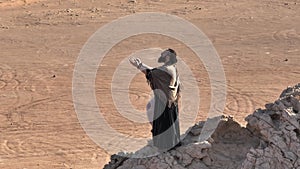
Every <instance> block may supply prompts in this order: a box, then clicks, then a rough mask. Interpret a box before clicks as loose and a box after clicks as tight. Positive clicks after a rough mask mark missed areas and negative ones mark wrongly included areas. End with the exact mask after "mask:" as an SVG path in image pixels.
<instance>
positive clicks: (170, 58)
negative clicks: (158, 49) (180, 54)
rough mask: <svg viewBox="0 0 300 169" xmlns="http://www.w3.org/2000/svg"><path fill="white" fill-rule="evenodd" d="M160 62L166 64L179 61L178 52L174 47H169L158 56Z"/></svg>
mask: <svg viewBox="0 0 300 169" xmlns="http://www.w3.org/2000/svg"><path fill="white" fill-rule="evenodd" d="M158 62H159V63H165V64H175V63H177V59H176V52H175V51H174V50H173V49H170V48H169V49H167V50H165V51H163V52H162V53H161V55H160V57H159V58H158Z"/></svg>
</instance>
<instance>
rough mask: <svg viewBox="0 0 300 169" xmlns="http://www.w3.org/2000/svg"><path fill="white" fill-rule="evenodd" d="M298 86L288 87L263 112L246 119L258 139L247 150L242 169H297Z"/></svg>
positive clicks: (299, 149)
mask: <svg viewBox="0 0 300 169" xmlns="http://www.w3.org/2000/svg"><path fill="white" fill-rule="evenodd" d="M299 100H300V84H298V85H296V86H294V87H288V88H287V89H286V90H284V91H283V92H282V94H281V95H280V98H279V99H278V100H276V101H275V102H274V103H270V104H266V106H265V107H266V109H264V110H262V109H259V110H256V111H255V112H254V113H253V114H251V115H249V116H248V117H247V118H246V121H247V122H248V124H247V128H248V129H250V130H251V131H252V132H254V133H256V135H258V136H259V137H260V138H261V141H260V142H261V143H260V145H259V146H258V147H256V148H251V149H250V151H249V153H247V158H246V160H245V161H244V163H243V165H242V169H251V168H255V169H256V168H272V169H283V168H284V169H289V168H290V169H294V168H295V169H300V128H299V122H300V101H299Z"/></svg>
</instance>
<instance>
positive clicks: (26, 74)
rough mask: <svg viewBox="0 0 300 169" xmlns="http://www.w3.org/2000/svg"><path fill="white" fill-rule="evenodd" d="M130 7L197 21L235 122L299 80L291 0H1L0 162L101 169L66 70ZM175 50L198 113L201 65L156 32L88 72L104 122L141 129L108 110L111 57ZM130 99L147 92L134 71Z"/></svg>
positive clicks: (299, 22)
mask: <svg viewBox="0 0 300 169" xmlns="http://www.w3.org/2000/svg"><path fill="white" fill-rule="evenodd" d="M139 12H165V13H168V14H172V15H177V16H179V17H182V18H184V19H186V20H188V21H189V22H191V23H193V24H194V25H196V26H197V27H199V28H200V29H201V30H202V31H203V32H204V33H205V34H206V35H207V36H208V38H209V39H210V40H211V41H212V43H213V45H214V47H215V48H216V50H217V51H218V53H219V55H220V58H221V61H222V63H223V66H224V70H225V74H226V79H227V80H226V82H227V98H226V108H225V111H224V114H225V115H231V116H234V118H235V119H236V120H237V121H238V122H239V123H241V124H245V121H244V118H245V117H246V116H247V115H249V114H251V113H252V112H253V111H254V110H255V109H257V108H260V107H263V106H264V104H265V103H269V102H273V101H274V100H276V99H277V98H278V97H279V93H280V91H282V89H284V88H286V87H287V86H289V85H294V84H297V83H299V77H300V67H299V63H300V57H299V55H300V51H299V50H300V49H299V46H300V15H299V13H300V1H298V0H288V1H281V0H274V1H265V0H264V1H258V0H254V1H246V0H241V1H233V0H229V1H221V0H217V1H207V0H205V1H196V0H184V1H179V0H176V1H172V0H137V1H135V2H128V0H118V1H115V0H114V1H109V2H105V1H97V0H88V1H79V0H54V1H50V0H2V1H0V13H1V15H0V38H1V40H0V43H1V44H0V51H1V57H0V100H1V106H0V168H3V169H23V168H28V169H29V168H30V169H32V168H33V169H34V168H45V169H48V168H73V169H74V168H80V169H81V168H95V169H96V168H97V169H98V168H102V167H103V166H104V164H106V163H107V162H108V161H109V158H110V155H111V154H109V153H108V152H106V151H105V149H104V148H103V147H99V146H98V145H96V144H95V143H94V142H93V141H92V140H91V139H90V138H89V137H88V136H87V134H86V133H85V132H84V130H83V129H82V127H81V125H80V123H79V121H78V119H77V116H76V113H75V109H74V106H73V100H72V77H73V70H74V65H75V63H76V59H77V57H78V55H79V52H80V50H81V48H82V47H83V45H84V44H85V42H86V41H87V40H88V38H89V37H90V36H91V35H92V34H93V33H94V32H95V31H96V30H98V29H99V28H100V27H101V26H104V25H105V24H107V23H109V22H111V21H112V20H114V19H117V18H119V17H122V16H126V15H130V14H134V13H139ZM150 47H160V48H168V47H172V48H174V49H175V50H176V51H177V53H178V54H179V55H180V56H183V59H184V60H185V61H186V63H187V64H188V65H189V67H190V68H191V69H192V71H193V73H194V75H195V77H196V79H197V82H198V86H199V89H200V93H201V95H202V96H205V97H201V98H200V99H201V101H200V102H201V104H200V110H199V112H198V118H197V119H196V120H195V122H196V121H198V120H205V118H206V115H207V111H208V109H209V106H210V105H209V104H210V102H209V100H210V99H209V98H210V84H209V77H208V75H207V72H206V70H205V68H204V66H203V64H202V63H201V62H200V61H199V60H197V59H195V58H196V56H195V54H194V53H193V52H191V50H189V49H188V48H187V47H186V46H185V45H184V44H182V43H180V42H178V41H174V40H173V39H171V38H167V37H163V36H157V35H151V34H148V35H139V36H135V37H131V38H129V39H126V40H125V41H122V42H121V43H119V44H117V45H116V46H114V48H113V49H112V50H111V51H109V53H108V54H107V56H105V58H104V60H103V63H102V64H103V65H104V66H100V67H99V69H98V73H97V79H96V89H97V90H96V96H97V101H98V104H99V107H100V109H101V112H103V115H104V116H105V118H106V120H107V121H108V122H110V123H111V125H112V126H113V127H114V128H115V129H116V130H118V131H119V132H122V133H125V134H128V135H132V136H149V134H150V131H149V130H150V128H151V127H150V125H149V124H144V125H135V124H134V123H132V122H130V121H128V120H126V119H123V118H122V116H120V114H118V113H117V111H116V109H115V108H114V105H113V102H112V98H111V94H110V90H109V89H110V84H111V79H112V75H113V73H114V70H115V68H116V67H117V65H118V63H119V62H120V61H121V60H122V59H124V58H127V57H128V56H129V55H130V54H131V53H133V52H134V51H136V50H140V49H146V48H150ZM130 91H131V92H132V93H131V94H130V99H131V100H132V102H133V103H134V106H135V107H136V108H137V109H139V110H141V111H142V110H144V108H145V105H146V103H147V101H148V100H147V99H148V97H147V95H145V93H149V91H150V89H149V87H148V86H147V84H146V83H145V79H144V78H143V75H142V74H139V75H138V76H136V78H135V79H134V80H133V82H132V84H131V87H130Z"/></svg>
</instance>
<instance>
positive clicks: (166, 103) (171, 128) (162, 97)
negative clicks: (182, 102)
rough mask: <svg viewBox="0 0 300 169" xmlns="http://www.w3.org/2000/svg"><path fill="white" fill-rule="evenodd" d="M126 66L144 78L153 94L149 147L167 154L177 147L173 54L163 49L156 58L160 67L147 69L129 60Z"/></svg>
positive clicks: (176, 83)
mask: <svg viewBox="0 0 300 169" xmlns="http://www.w3.org/2000/svg"><path fill="white" fill-rule="evenodd" d="M129 61H130V63H131V64H132V65H133V66H135V67H136V68H138V69H139V70H140V71H141V72H143V73H144V74H145V75H146V78H147V81H148V84H149V85H150V87H151V89H152V90H153V92H154V114H153V122H152V130H151V132H152V137H153V144H154V146H156V147H157V148H159V149H160V150H162V151H167V150H169V149H171V148H173V147H174V146H176V145H179V144H180V132H179V119H178V99H179V97H180V94H179V92H180V82H179V76H178V73H177V68H176V63H177V59H176V52H175V51H174V50H173V49H167V50H165V51H163V52H162V53H161V56H160V57H159V58H158V62H159V63H163V65H162V66H160V67H157V68H151V67H149V66H147V65H146V64H144V63H142V62H141V60H140V59H139V58H131V59H129Z"/></svg>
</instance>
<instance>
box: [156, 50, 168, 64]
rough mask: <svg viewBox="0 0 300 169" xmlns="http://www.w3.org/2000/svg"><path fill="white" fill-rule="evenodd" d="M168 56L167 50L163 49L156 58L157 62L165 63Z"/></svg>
mask: <svg viewBox="0 0 300 169" xmlns="http://www.w3.org/2000/svg"><path fill="white" fill-rule="evenodd" d="M168 56H169V52H168V51H163V52H162V53H161V54H160V57H159V58H158V63H165V62H166V60H167V57H168Z"/></svg>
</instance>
